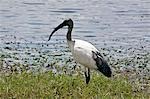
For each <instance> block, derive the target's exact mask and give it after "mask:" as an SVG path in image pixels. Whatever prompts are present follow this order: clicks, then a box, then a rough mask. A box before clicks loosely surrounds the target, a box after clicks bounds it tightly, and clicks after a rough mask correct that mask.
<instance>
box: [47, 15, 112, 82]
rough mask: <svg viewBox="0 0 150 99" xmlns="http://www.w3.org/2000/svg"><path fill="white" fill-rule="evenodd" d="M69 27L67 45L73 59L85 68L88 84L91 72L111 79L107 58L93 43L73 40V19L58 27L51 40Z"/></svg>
mask: <svg viewBox="0 0 150 99" xmlns="http://www.w3.org/2000/svg"><path fill="white" fill-rule="evenodd" d="M65 26H67V27H68V31H67V35H66V39H67V43H68V46H69V49H70V51H71V53H72V56H73V59H74V60H75V61H76V62H77V63H79V64H80V65H82V66H84V75H85V78H86V80H85V81H86V84H88V83H89V81H90V70H91V69H93V70H96V71H100V72H101V73H102V74H103V75H104V76H106V77H108V78H110V77H111V76H112V71H111V68H110V66H109V65H108V63H107V61H106V60H105V58H104V57H103V56H102V55H101V54H100V51H99V50H98V49H97V48H96V47H94V45H92V44H91V43H89V42H87V41H84V40H79V39H72V36H71V34H72V30H73V27H74V23H73V20H72V19H71V18H69V19H66V20H64V21H63V22H62V23H61V24H60V25H58V26H57V27H56V28H54V30H53V31H52V33H51V34H50V36H49V39H48V41H49V40H51V37H52V35H53V34H54V33H55V32H56V31H57V30H59V29H61V28H63V27H65Z"/></svg>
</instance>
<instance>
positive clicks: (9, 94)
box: [0, 72, 150, 99]
mask: <svg viewBox="0 0 150 99" xmlns="http://www.w3.org/2000/svg"><path fill="white" fill-rule="evenodd" d="M134 87H136V85H131V84H130V83H129V82H128V80H127V78H125V77H121V76H114V77H113V78H111V79H108V78H106V77H104V76H102V75H99V74H97V73H93V75H92V79H91V81H90V83H89V84H88V85H87V84H85V82H84V78H83V76H82V75H81V74H79V75H75V76H70V75H66V74H54V73H52V72H46V73H39V74H33V73H21V74H16V73H14V74H12V75H10V76H1V78H0V97H1V98H65V99H68V98H69V99H70V98H79V99H81V98H84V99H91V98H101V99H110V98H114V99H116V98H118V99H124V98H127V99H130V98H135V99H138V98H139V99H141V98H145V99H148V98H150V97H149V94H148V93H145V92H142V91H138V90H135V89H134Z"/></svg>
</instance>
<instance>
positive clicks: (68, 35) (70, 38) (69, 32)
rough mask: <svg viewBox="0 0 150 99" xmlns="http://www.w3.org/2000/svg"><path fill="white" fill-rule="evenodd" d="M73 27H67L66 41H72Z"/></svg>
mask: <svg viewBox="0 0 150 99" xmlns="http://www.w3.org/2000/svg"><path fill="white" fill-rule="evenodd" d="M72 29H73V26H68V32H67V40H68V41H72V37H71V32H72Z"/></svg>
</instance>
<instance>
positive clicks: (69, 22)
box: [48, 19, 73, 41]
mask: <svg viewBox="0 0 150 99" xmlns="http://www.w3.org/2000/svg"><path fill="white" fill-rule="evenodd" d="M64 26H69V27H73V21H72V19H68V20H64V21H63V22H62V23H61V24H60V25H58V26H57V27H56V28H55V29H54V30H53V32H52V33H51V34H50V36H49V39H48V41H49V40H50V39H51V36H52V35H53V34H54V33H55V32H56V31H57V30H59V29H60V28H63V27H64Z"/></svg>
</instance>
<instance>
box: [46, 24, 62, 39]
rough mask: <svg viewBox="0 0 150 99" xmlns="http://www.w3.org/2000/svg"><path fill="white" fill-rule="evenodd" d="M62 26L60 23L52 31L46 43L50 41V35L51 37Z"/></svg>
mask: <svg viewBox="0 0 150 99" xmlns="http://www.w3.org/2000/svg"><path fill="white" fill-rule="evenodd" d="M63 26H64V24H63V23H61V24H60V25H58V26H57V27H56V28H55V29H54V30H53V32H52V33H51V34H50V36H49V39H48V41H49V40H50V39H51V37H52V35H53V34H54V33H55V32H56V31H57V30H59V29H60V28H62V27H63Z"/></svg>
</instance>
